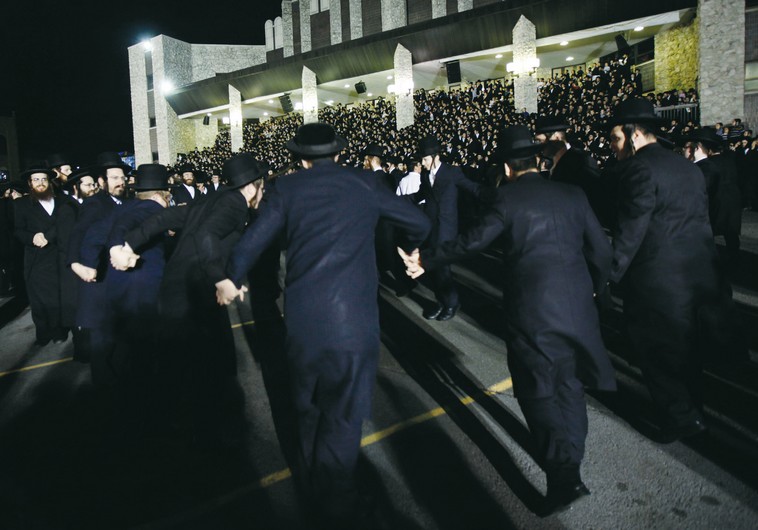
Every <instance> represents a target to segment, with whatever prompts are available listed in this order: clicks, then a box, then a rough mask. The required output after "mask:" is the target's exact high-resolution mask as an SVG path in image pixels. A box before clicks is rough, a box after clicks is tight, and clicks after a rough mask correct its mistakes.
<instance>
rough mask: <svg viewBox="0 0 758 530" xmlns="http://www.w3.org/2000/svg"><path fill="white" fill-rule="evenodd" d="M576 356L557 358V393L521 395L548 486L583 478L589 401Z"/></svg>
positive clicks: (555, 378) (521, 403) (555, 382)
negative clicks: (581, 475)
mask: <svg viewBox="0 0 758 530" xmlns="http://www.w3.org/2000/svg"><path fill="white" fill-rule="evenodd" d="M575 372H576V368H575V362H574V360H573V359H566V360H564V361H559V362H556V364H555V371H554V384H555V386H554V393H553V395H552V396H550V397H545V398H536V399H535V398H518V402H519V406H520V407H521V410H522V412H523V413H524V417H525V418H526V423H527V425H528V426H529V431H530V432H531V434H532V438H533V439H534V442H535V445H536V447H537V454H538V455H539V458H540V460H541V462H540V464H541V465H542V467H543V469H544V470H545V473H546V474H547V480H548V487H551V486H554V485H557V484H561V483H569V484H571V483H577V482H578V481H580V480H581V478H580V475H579V466H580V464H581V462H582V459H583V458H584V443H585V440H586V438H587V404H586V402H585V399H584V388H583V386H582V383H581V382H580V381H579V380H578V379H577V378H576V375H575Z"/></svg>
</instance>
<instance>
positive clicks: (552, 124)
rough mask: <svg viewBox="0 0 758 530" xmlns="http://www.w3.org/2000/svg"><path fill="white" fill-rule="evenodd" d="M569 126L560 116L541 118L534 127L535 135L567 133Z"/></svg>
mask: <svg viewBox="0 0 758 530" xmlns="http://www.w3.org/2000/svg"><path fill="white" fill-rule="evenodd" d="M568 128H569V125H568V124H567V123H566V122H565V120H564V119H563V118H561V117H559V116H540V117H539V118H537V123H536V124H535V125H534V134H544V133H550V132H555V131H565V130H566V129H568Z"/></svg>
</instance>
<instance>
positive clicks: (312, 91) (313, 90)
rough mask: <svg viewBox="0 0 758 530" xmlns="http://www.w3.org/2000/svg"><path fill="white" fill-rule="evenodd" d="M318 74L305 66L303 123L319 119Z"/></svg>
mask: <svg viewBox="0 0 758 530" xmlns="http://www.w3.org/2000/svg"><path fill="white" fill-rule="evenodd" d="M316 84H317V80H316V74H315V73H314V72H313V71H312V70H310V69H309V68H308V67H306V66H303V123H314V122H317V121H318V89H317V87H316Z"/></svg>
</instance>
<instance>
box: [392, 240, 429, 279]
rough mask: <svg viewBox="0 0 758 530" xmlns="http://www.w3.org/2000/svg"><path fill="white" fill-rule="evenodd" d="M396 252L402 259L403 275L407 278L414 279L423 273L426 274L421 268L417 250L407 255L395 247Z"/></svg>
mask: <svg viewBox="0 0 758 530" xmlns="http://www.w3.org/2000/svg"><path fill="white" fill-rule="evenodd" d="M397 252H398V253H399V254H400V257H401V258H403V263H404V264H405V273H406V274H407V275H408V276H410V277H411V278H413V279H416V278H418V277H419V276H421V275H422V274H424V272H426V271H425V270H424V268H423V267H422V266H421V255H420V254H419V250H418V249H417V248H416V249H413V252H411V253H410V254H408V253H406V252H405V251H404V250H403V249H402V248H400V247H397Z"/></svg>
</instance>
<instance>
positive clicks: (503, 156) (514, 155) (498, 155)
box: [492, 144, 545, 164]
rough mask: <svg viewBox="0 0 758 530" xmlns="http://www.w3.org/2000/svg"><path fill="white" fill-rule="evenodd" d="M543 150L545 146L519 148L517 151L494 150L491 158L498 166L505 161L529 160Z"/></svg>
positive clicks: (536, 145)
mask: <svg viewBox="0 0 758 530" xmlns="http://www.w3.org/2000/svg"><path fill="white" fill-rule="evenodd" d="M544 148H545V144H534V145H530V146H528V147H519V148H517V149H509V150H505V149H496V150H495V154H493V155H492V158H493V160H494V161H495V162H497V163H498V164H500V163H503V162H505V161H506V160H524V159H526V158H531V157H533V156H535V155H537V153H539V152H540V151H542V149H544Z"/></svg>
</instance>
